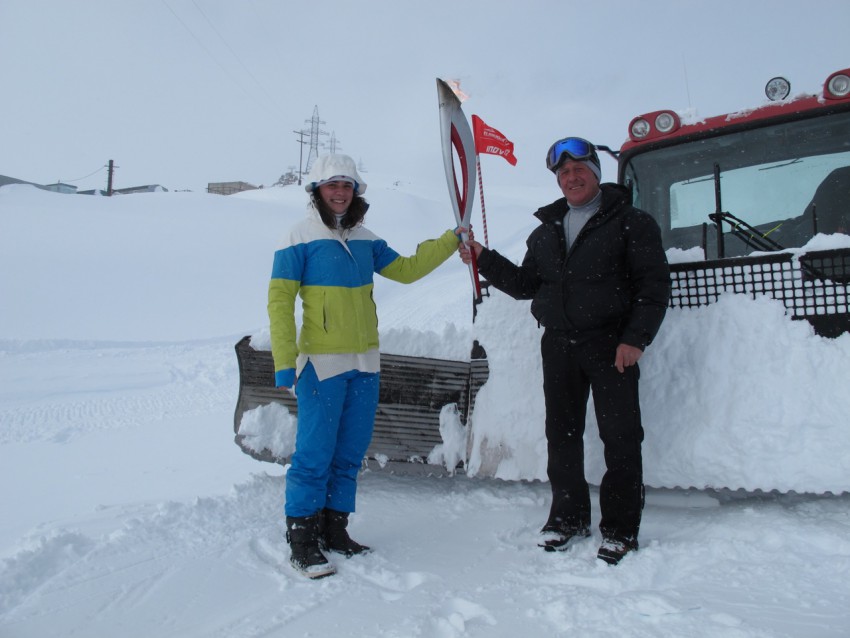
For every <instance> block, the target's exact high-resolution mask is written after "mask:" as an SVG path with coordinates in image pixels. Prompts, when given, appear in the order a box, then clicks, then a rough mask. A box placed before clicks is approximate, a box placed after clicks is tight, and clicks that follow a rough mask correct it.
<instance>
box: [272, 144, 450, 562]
mask: <svg viewBox="0 0 850 638" xmlns="http://www.w3.org/2000/svg"><path fill="white" fill-rule="evenodd" d="M306 190H307V192H308V193H310V203H309V206H308V215H307V218H306V219H304V220H303V221H301V222H300V223H298V224H296V225H295V227H294V228H292V229H291V231H290V232H289V234H288V235H287V237H286V238H285V239H284V241H283V242H282V244H281V246H280V247H279V248H278V250H277V251H276V252H275V258H274V267H273V270H272V279H271V283H270V284H269V305H268V311H269V320H270V328H271V340H272V354H273V356H274V363H275V385H276V386H277V387H279V388H291V387H293V386H294V387H295V394H296V397H297V399H298V431H297V434H296V438H295V453H294V454H293V456H292V464H291V466H290V468H289V470H288V471H287V474H286V527H287V542H288V543H289V545H290V549H291V552H292V555H291V558H290V562H291V563H292V565H293V566H294V567H295V568H296V569H297V570H298V571H300V572H301V573H303V574H304V575H306V576H308V577H310V578H321V577H323V576H328V575H330V574H333V573H334V572H335V571H336V570H335V569H334V567H333V566H332V565H331V564H329V563H328V560H327V558H326V557H325V556H324V554H323V553H322V549H325V550H328V551H333V552H339V553H342V554H344V555H345V556H347V557H351V556H354V555H355V554H362V553H364V552H366V551H369V548H368V547H366V546H364V545H360V544H359V543H356V542H355V541H353V540H352V539H351V538H350V537H349V535H348V532H347V531H346V527H347V525H348V515H349V513H350V512H353V511H354V501H355V494H356V491H357V474H358V471H359V470H360V467H361V463H362V461H363V457H364V455H365V454H366V449H367V448H368V447H369V442H370V441H371V438H372V428H373V425H374V419H375V411H376V409H377V405H378V384H379V377H380V354H379V351H378V318H377V313H376V308H375V302H374V301H373V299H372V287H373V283H372V282H373V275H374V273H378V274H379V275H382V276H383V277H387V278H389V279H393V280H395V281H399V282H402V283H410V282H412V281H416V280H417V279H419V278H421V277H424V276H425V275H427V274H428V273H429V272H431V271H432V270H434V269H435V268H436V267H437V266H439V265H440V264H441V263H443V262H444V261H445V260H446V259H448V257H450V256H451V254H452V253H453V252H454V251H455V250H456V249H457V246H458V242H459V238H458V235H457V234H456V232H455V231H451V230H447V231H446V232H445V233H443V234H442V235H441V236H440V237H439V238H437V239H432V240H428V241H425V242H423V243H421V244H420V245H419V247H418V248H417V249H416V254H415V255H413V256H412V257H402V256H400V255H399V254H398V253H397V252H395V251H394V250H393V249H392V248H390V247H389V246H387V243H386V242H385V241H383V240H382V239H380V238H379V237H377V236H376V235H375V234H373V233H372V232H370V231H369V230H367V229H366V228H365V227H364V226H363V218H364V216H365V215H366V210H367V209H368V207H369V205H368V204H367V203H366V200H364V199H363V193H364V192H365V191H366V184H365V182H363V180H362V179H361V177H360V175H359V174H358V173H357V168H356V166H355V164H354V161H353V160H352V159H351V158H350V157H348V156H347V155H325V156H322V157H320V158H318V159H317V160H316V162H315V164H314V165H313V167H312V169H311V171H310V175H309V176H308V183H307V185H306ZM296 296H300V297H301V304H302V310H303V317H302V325H301V328H300V330H299V331H297V334H296V326H295V297H296ZM296 380H297V381H296Z"/></svg>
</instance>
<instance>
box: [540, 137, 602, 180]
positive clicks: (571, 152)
mask: <svg viewBox="0 0 850 638" xmlns="http://www.w3.org/2000/svg"><path fill="white" fill-rule="evenodd" d="M566 157H569V158H570V159H572V160H575V161H577V162H581V161H583V160H591V161H593V163H594V164H596V165H598V164H599V158H598V157H597V156H596V147H595V146H594V145H593V144H591V143H590V142H588V141H587V140H584V139H582V138H580V137H565V138H564V139H562V140H558V141H557V142H555V143H554V144H552V146H550V147H549V152H548V153H546V168H548V169H549V170H550V171H552V172H553V173H554V172H555V170H556V169H557V168H558V167H559V166H560V165H561V164H563V162H564V161H565V159H566Z"/></svg>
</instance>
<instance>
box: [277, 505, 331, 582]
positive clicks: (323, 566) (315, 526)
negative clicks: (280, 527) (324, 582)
mask: <svg viewBox="0 0 850 638" xmlns="http://www.w3.org/2000/svg"><path fill="white" fill-rule="evenodd" d="M320 517H321V512H319V513H318V514H313V515H312V516H287V517H286V542H287V543H289V548H290V550H291V552H292V554H291V555H290V557H289V562H290V563H292V566H293V567H294V568H295V569H297V570H298V571H299V572H301V573H302V574H304V575H305V576H306V577H307V578H324V577H325V576H330V575H331V574H334V573H336V569H335V568H334V566H333V565H331V564H330V563H329V562H328V559H327V558H325V555H324V554H322V550H321V549H319V518H320Z"/></svg>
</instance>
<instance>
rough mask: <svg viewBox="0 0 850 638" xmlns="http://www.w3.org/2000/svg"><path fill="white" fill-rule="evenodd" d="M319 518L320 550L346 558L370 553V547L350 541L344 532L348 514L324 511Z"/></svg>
mask: <svg viewBox="0 0 850 638" xmlns="http://www.w3.org/2000/svg"><path fill="white" fill-rule="evenodd" d="M320 516H322V521H321V523H320V528H319V529H320V534H319V545H320V546H321V548H322V549H325V550H327V551H330V552H336V553H338V554H345V557H346V558H351V557H352V556H355V555H356V554H366V553H368V552H370V551H372V550H371V548H370V547H367V546H366V545H361V544H360V543H357V542H355V541H353V540H351V537H350V536H349V535H348V532H347V531H346V527H348V512H337V511H336V510H329V509H325V510H322V511H321V512H320Z"/></svg>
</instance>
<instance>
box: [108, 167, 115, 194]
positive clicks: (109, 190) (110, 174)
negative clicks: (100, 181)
mask: <svg viewBox="0 0 850 638" xmlns="http://www.w3.org/2000/svg"><path fill="white" fill-rule="evenodd" d="M114 172H115V163H114V162H113V161H112V160H109V172H108V173H107V178H106V196H107V197H112V174H113V173H114Z"/></svg>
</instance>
